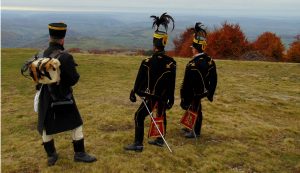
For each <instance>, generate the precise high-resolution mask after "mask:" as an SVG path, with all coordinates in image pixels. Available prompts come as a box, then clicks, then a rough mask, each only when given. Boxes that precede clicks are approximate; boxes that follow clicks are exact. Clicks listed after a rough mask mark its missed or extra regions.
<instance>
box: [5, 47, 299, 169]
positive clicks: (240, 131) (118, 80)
mask: <svg viewBox="0 0 300 173" xmlns="http://www.w3.org/2000/svg"><path fill="white" fill-rule="evenodd" d="M33 53H35V50H32V49H2V60H1V61H2V62H1V63H2V66H1V78H2V85H1V87H2V98H1V106H2V110H1V111H2V112H1V113H2V117H1V118H2V120H1V124H2V125H1V137H2V138H1V150H2V151H1V164H2V168H1V169H2V172H3V173H6V172H66V173H68V172H70V173H71V172H114V173H115V172H280V173H285V172H286V173H287V172H293V173H296V172H300V125H299V122H300V76H299V74H300V64H288V63H270V62H242V61H220V60H219V61H216V63H217V67H218V75H219V83H218V87H217V91H216V96H215V98H214V102H213V103H209V102H208V101H207V100H204V101H203V113H204V120H203V130H202V136H201V138H200V140H199V141H198V142H197V143H196V142H195V141H194V140H188V139H185V138H184V137H183V134H182V132H181V130H180V129H181V125H180V124H179V120H180V118H181V115H182V114H183V111H182V110H181V109H180V106H179V102H180V97H179V87H180V84H181V81H182V78H183V72H184V67H185V64H186V63H187V61H188V59H182V58H176V61H177V64H178V70H177V81H176V97H175V105H174V107H173V108H172V109H171V110H170V111H168V112H167V114H168V129H167V132H168V133H167V140H168V142H169V144H170V147H171V148H172V149H173V150H174V153H169V151H168V150H167V148H166V147H164V148H158V147H155V146H150V145H148V144H147V138H146V136H145V143H144V144H145V148H144V151H143V152H142V153H135V152H125V151H124V150H123V146H124V145H127V144H129V143H131V142H132V141H133V135H134V121H133V117H134V112H135V111H136V109H137V108H138V106H139V103H140V100H138V102H137V103H131V102H130V101H129V99H128V97H129V92H130V89H131V88H132V86H133V82H134V79H135V76H136V73H137V70H138V67H139V65H140V62H141V60H142V59H143V58H144V57H128V56H119V55H118V56H109V55H89V54H75V55H74V57H75V60H76V62H77V63H78V64H79V66H78V71H79V72H80V74H81V78H80V81H79V83H78V84H77V85H76V86H75V87H74V92H75V98H76V99H77V102H78V107H79V110H80V112H81V114H82V117H83V120H84V135H85V140H86V150H87V151H88V152H89V153H92V154H94V155H96V156H97V158H98V161H97V162H95V163H92V164H83V163H75V162H73V149H72V143H71V136H70V133H68V132H66V133H62V134H60V135H56V136H55V142H56V148H57V151H58V153H59V160H58V162H57V164H56V165H55V166H53V167H47V165H46V154H45V152H44V149H43V146H42V145H41V143H42V140H41V137H40V136H39V134H38V132H37V131H36V123H37V115H36V113H34V112H33V97H34V92H35V91H34V85H33V82H31V81H30V80H28V79H26V78H24V77H22V76H21V75H20V72H19V71H20V67H21V65H22V63H23V62H24V61H25V60H26V59H28V58H29V57H31V55H32V54H33ZM145 124H146V127H145V132H147V130H148V124H149V118H147V120H146V123H145ZM145 135H146V134H145Z"/></svg>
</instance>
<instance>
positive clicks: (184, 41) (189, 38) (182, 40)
mask: <svg viewBox="0 0 300 173" xmlns="http://www.w3.org/2000/svg"><path fill="white" fill-rule="evenodd" d="M193 34H194V31H193V28H187V29H186V30H185V31H184V32H183V33H182V34H180V36H179V37H177V38H175V39H174V40H173V43H174V47H175V48H174V52H173V53H174V54H175V56H180V57H191V56H192V49H191V48H190V46H191V45H192V43H193Z"/></svg>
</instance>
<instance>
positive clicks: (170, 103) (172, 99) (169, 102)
mask: <svg viewBox="0 0 300 173" xmlns="http://www.w3.org/2000/svg"><path fill="white" fill-rule="evenodd" d="M173 105H174V98H171V99H169V100H168V102H167V105H166V106H167V109H171V108H172V106H173Z"/></svg>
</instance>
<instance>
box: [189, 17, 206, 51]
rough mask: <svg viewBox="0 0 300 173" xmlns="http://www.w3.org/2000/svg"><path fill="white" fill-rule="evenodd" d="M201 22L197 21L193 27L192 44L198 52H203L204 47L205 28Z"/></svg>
mask: <svg viewBox="0 0 300 173" xmlns="http://www.w3.org/2000/svg"><path fill="white" fill-rule="evenodd" d="M203 27H204V25H203V24H202V23H201V22H197V23H196V24H195V28H194V32H195V33H194V38H193V44H192V46H193V47H194V48H195V49H197V50H198V51H200V52H203V51H204V50H205V48H206V45H207V43H206V36H207V33H206V30H205V29H204V28H203Z"/></svg>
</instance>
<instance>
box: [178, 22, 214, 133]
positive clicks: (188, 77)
mask: <svg viewBox="0 0 300 173" xmlns="http://www.w3.org/2000/svg"><path fill="white" fill-rule="evenodd" d="M202 26H203V25H202V24H201V23H196V25H195V28H194V31H195V35H194V39H193V44H192V46H191V47H192V52H193V59H192V60H191V61H190V62H189V63H188V64H187V66H186V69H185V75H184V79H183V83H182V86H181V90H180V95H181V103H180V105H181V107H182V108H183V109H185V110H187V109H189V108H190V109H192V111H194V112H196V113H197V114H198V116H197V119H196V123H195V127H194V132H195V134H194V133H193V132H190V131H187V133H186V134H185V137H186V138H194V137H200V134H201V126H202V118H203V116H202V111H201V99H202V98H204V97H207V99H208V100H209V101H211V102H212V101H213V96H214V93H215V89H216V86H217V71H216V64H215V62H214V61H213V59H212V58H211V57H209V56H208V55H207V54H206V53H204V50H205V48H206V31H205V29H203V28H202ZM195 135H196V136H195Z"/></svg>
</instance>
